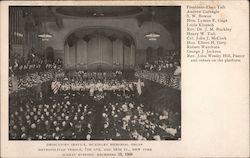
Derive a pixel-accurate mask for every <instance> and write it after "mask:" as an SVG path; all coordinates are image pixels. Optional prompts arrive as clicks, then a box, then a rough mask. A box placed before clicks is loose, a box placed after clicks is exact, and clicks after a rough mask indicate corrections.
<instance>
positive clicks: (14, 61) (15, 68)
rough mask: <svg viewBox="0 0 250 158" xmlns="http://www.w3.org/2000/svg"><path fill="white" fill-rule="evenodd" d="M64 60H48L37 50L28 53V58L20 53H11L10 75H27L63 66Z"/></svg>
mask: <svg viewBox="0 0 250 158" xmlns="http://www.w3.org/2000/svg"><path fill="white" fill-rule="evenodd" d="M62 64H63V63H62V60H61V59H59V58H58V59H57V60H56V61H53V60H48V59H46V58H45V57H44V56H43V55H41V54H39V53H37V52H36V51H31V52H29V53H28V55H27V58H25V57H24V56H22V55H20V54H19V53H10V59H9V76H18V75H26V74H29V73H35V72H42V71H46V70H49V69H57V68H61V67H62Z"/></svg>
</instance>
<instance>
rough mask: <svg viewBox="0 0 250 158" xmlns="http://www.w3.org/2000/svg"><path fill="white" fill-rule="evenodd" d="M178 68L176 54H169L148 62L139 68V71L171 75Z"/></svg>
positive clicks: (178, 61) (178, 63) (178, 62)
mask: <svg viewBox="0 0 250 158" xmlns="http://www.w3.org/2000/svg"><path fill="white" fill-rule="evenodd" d="M178 66H180V59H179V57H178V56H177V55H176V54H169V55H166V56H164V57H159V58H158V59H156V60H152V61H148V62H146V63H145V64H144V65H142V66H141V69H144V70H149V71H154V72H170V73H173V72H174V71H175V70H176V69H177V68H178Z"/></svg>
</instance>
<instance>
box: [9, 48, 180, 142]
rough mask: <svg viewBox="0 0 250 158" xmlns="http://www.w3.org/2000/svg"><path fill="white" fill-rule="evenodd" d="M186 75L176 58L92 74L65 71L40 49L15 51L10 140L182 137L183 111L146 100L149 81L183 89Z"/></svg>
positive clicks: (12, 70) (11, 76)
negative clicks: (28, 51) (183, 75)
mask: <svg viewBox="0 0 250 158" xmlns="http://www.w3.org/2000/svg"><path fill="white" fill-rule="evenodd" d="M180 75H181V68H180V62H179V61H178V60H176V57H175V56H167V57H165V58H160V59H158V60H155V61H152V62H148V63H146V64H145V65H143V66H142V67H141V69H140V70H137V71H134V70H126V71H125V70H123V71H120V70H113V71H110V72H108V71H103V70H98V71H93V72H91V71H87V70H75V71H67V70H63V69H62V61H61V60H60V59H58V60H55V61H52V60H51V61H50V60H47V59H46V60H45V58H44V57H43V56H41V55H39V53H36V52H34V51H31V52H30V53H29V54H28V56H27V58H25V59H24V58H23V57H22V56H20V55H18V53H15V54H10V63H9V95H10V103H9V139H10V140H169V139H175V140H176V139H179V138H180V137H181V136H180V133H181V132H180V131H181V123H180V111H178V110H173V109H171V108H168V105H165V104H164V105H162V104H161V105H159V107H160V106H161V107H162V108H161V110H160V111H159V110H157V111H156V109H155V108H154V107H155V106H157V105H151V103H148V102H147V101H146V100H144V99H145V98H144V99H143V97H145V96H143V87H146V86H145V85H144V82H143V79H147V80H151V81H154V82H158V83H160V84H163V85H166V86H167V87H171V88H174V89H180ZM37 85H39V86H37ZM160 86H161V85H160ZM37 87H40V88H37ZM41 87H46V88H44V89H42V88H41ZM13 92H16V93H13ZM169 93H171V92H169ZM166 104H167V103H166ZM169 107H170V106H169ZM177 109H178V108H177Z"/></svg>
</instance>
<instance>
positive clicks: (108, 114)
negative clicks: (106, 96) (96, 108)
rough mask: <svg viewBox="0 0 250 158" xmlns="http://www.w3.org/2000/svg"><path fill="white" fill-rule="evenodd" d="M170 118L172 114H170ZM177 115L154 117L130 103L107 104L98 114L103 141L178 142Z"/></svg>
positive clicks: (155, 113) (157, 114)
mask: <svg viewBox="0 0 250 158" xmlns="http://www.w3.org/2000/svg"><path fill="white" fill-rule="evenodd" d="M171 114H172V113H171ZM179 117H180V116H179V113H178V112H176V113H174V114H172V115H170V114H169V112H168V111H167V110H163V112H162V113H161V114H160V113H157V112H153V111H152V110H149V109H148V110H147V108H146V107H145V106H144V104H138V103H135V102H133V101H125V102H120V103H117V102H116V103H109V104H107V105H105V106H104V109H103V113H102V124H103V130H102V131H101V133H102V136H103V139H105V140H113V139H118V140H166V139H177V138H180V129H181V128H180V124H179V122H178V121H177V120H178V118H179Z"/></svg>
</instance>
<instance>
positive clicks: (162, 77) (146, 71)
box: [135, 54, 181, 89]
mask: <svg viewBox="0 0 250 158" xmlns="http://www.w3.org/2000/svg"><path fill="white" fill-rule="evenodd" d="M135 74H136V76H137V77H139V78H144V79H148V80H151V81H154V82H157V83H160V84H162V85H165V86H168V87H171V88H175V89H180V88H181V65H180V60H179V58H178V57H177V55H176V54H171V55H167V56H165V57H161V58H158V59H157V60H153V61H150V62H146V63H145V64H144V65H141V67H140V69H139V70H137V71H136V73H135Z"/></svg>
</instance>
